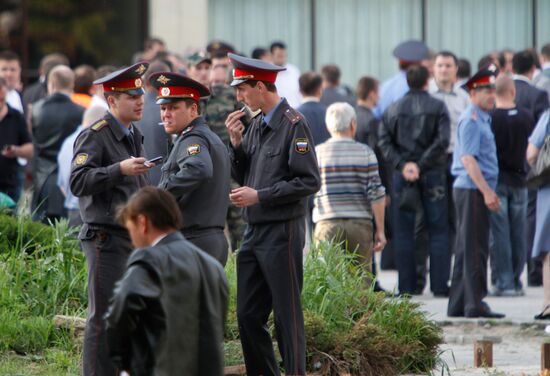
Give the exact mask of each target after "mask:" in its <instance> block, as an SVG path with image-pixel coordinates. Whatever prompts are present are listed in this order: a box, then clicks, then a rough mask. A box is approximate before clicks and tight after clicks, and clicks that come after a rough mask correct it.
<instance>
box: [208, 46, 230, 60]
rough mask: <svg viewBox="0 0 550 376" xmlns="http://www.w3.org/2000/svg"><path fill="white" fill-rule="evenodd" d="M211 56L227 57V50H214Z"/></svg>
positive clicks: (214, 57) (217, 57) (216, 57)
mask: <svg viewBox="0 0 550 376" xmlns="http://www.w3.org/2000/svg"><path fill="white" fill-rule="evenodd" d="M210 57H211V58H212V59H225V58H226V57H227V50H224V49H221V48H220V49H219V50H214V52H212V54H211V55H210Z"/></svg>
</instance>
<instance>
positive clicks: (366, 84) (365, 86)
mask: <svg viewBox="0 0 550 376" xmlns="http://www.w3.org/2000/svg"><path fill="white" fill-rule="evenodd" d="M377 89H378V81H377V80H376V79H375V78H373V77H368V76H365V77H361V78H360V79H359V81H358V82H357V88H356V89H355V91H356V92H357V99H361V100H366V99H367V97H368V96H369V94H370V93H371V92H373V91H375V90H377Z"/></svg>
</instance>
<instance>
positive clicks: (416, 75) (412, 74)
mask: <svg viewBox="0 0 550 376" xmlns="http://www.w3.org/2000/svg"><path fill="white" fill-rule="evenodd" d="M428 78H430V72H428V68H426V67H425V66H423V65H420V64H415V65H411V66H410V67H408V68H407V84H409V87H410V88H411V89H416V90H421V89H423V88H424V86H426V84H427V83H428Z"/></svg>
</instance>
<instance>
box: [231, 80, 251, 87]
mask: <svg viewBox="0 0 550 376" xmlns="http://www.w3.org/2000/svg"><path fill="white" fill-rule="evenodd" d="M246 81H248V80H233V81H231V83H230V84H229V86H239V85H240V84H243V83H245V82H246Z"/></svg>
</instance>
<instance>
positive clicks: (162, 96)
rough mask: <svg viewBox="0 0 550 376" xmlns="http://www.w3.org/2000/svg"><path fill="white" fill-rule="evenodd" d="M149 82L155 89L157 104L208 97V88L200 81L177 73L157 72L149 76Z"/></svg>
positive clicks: (197, 100)
mask: <svg viewBox="0 0 550 376" xmlns="http://www.w3.org/2000/svg"><path fill="white" fill-rule="evenodd" d="M149 83H150V84H151V86H153V87H154V88H155V89H157V92H158V94H157V104H166V103H173V102H177V101H181V100H183V99H193V100H194V101H196V102H197V103H198V102H199V100H200V99H201V98H204V97H208V96H209V95H210V90H208V88H207V87H206V86H204V85H202V84H201V83H199V82H197V81H195V80H192V79H191V78H189V77H186V76H182V75H181V74H178V73H171V72H158V73H155V74H153V75H151V77H150V78H149Z"/></svg>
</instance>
